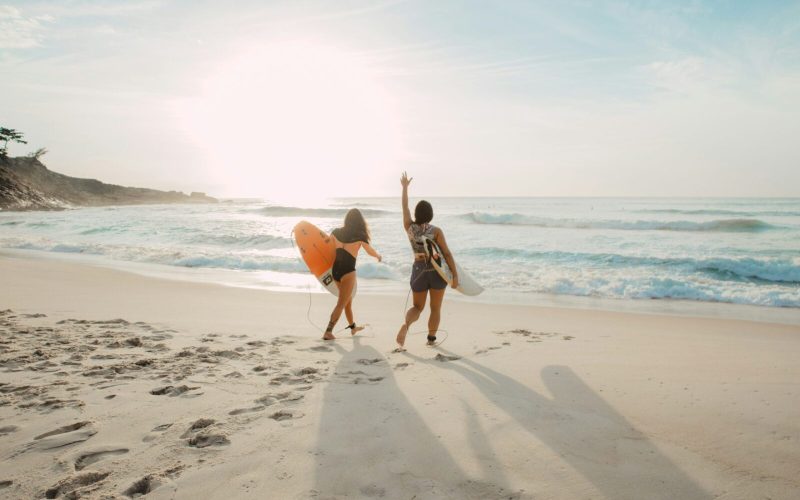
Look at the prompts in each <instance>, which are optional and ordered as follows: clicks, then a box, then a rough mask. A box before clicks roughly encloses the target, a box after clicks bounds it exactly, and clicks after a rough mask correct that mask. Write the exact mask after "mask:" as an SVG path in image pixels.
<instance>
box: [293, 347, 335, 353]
mask: <svg viewBox="0 0 800 500" xmlns="http://www.w3.org/2000/svg"><path fill="white" fill-rule="evenodd" d="M298 351H312V352H331V351H333V347H329V346H326V345H318V346H314V347H309V348H307V349H298Z"/></svg>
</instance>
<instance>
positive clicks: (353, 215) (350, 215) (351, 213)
mask: <svg viewBox="0 0 800 500" xmlns="http://www.w3.org/2000/svg"><path fill="white" fill-rule="evenodd" d="M342 230H343V233H344V234H345V236H346V238H347V239H348V240H350V242H353V241H363V242H365V243H369V239H370V234H369V226H368V225H367V221H366V220H364V216H363V215H361V210H359V209H357V208H351V209H350V210H348V211H347V215H345V216H344V227H342Z"/></svg>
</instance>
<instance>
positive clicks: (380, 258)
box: [375, 254, 383, 262]
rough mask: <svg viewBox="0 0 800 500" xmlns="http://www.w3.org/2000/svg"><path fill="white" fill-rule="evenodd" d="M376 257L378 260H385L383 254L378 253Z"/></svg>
mask: <svg viewBox="0 0 800 500" xmlns="http://www.w3.org/2000/svg"><path fill="white" fill-rule="evenodd" d="M375 258H376V259H378V262H383V256H382V255H381V254H378V255H376V256H375Z"/></svg>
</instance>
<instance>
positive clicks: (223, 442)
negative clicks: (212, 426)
mask: <svg viewBox="0 0 800 500" xmlns="http://www.w3.org/2000/svg"><path fill="white" fill-rule="evenodd" d="M187 443H188V445H189V446H191V447H192V448H207V447H209V446H227V445H229V444H231V442H230V440H229V439H228V437H227V436H225V435H224V434H205V433H204V434H199V435H197V436H194V437H192V438H190V439H189V441H188V442H187Z"/></svg>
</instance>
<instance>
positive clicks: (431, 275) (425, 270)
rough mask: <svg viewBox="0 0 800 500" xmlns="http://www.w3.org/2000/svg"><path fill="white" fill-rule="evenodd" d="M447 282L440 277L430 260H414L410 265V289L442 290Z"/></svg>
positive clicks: (416, 290) (420, 290) (418, 290)
mask: <svg viewBox="0 0 800 500" xmlns="http://www.w3.org/2000/svg"><path fill="white" fill-rule="evenodd" d="M445 288H447V282H446V281H445V280H444V278H442V277H441V276H440V275H439V273H438V272H436V269H434V268H433V265H432V264H431V263H430V262H424V261H414V265H413V266H412V267H411V290H412V291H414V292H424V291H426V290H430V289H433V290H443V289H445Z"/></svg>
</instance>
